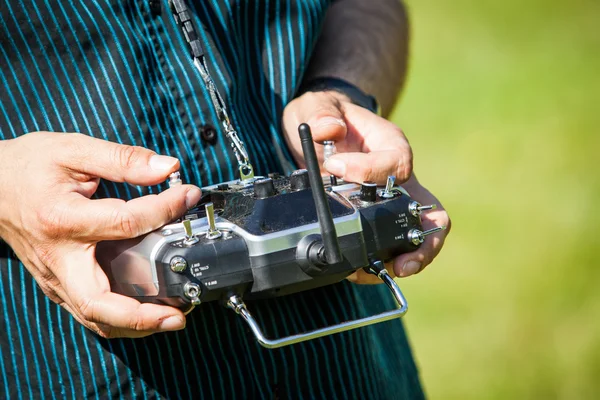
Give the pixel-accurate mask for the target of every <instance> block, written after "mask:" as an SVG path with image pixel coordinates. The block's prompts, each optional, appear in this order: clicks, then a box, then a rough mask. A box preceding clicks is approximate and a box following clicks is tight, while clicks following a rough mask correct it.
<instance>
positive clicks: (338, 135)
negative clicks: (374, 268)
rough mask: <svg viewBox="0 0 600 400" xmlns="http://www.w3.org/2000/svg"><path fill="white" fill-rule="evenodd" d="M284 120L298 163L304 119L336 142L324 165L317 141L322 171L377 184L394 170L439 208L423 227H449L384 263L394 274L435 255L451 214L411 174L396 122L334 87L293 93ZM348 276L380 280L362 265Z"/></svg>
mask: <svg viewBox="0 0 600 400" xmlns="http://www.w3.org/2000/svg"><path fill="white" fill-rule="evenodd" d="M282 122H283V131H284V135H285V139H286V142H287V144H288V146H289V148H290V149H291V151H292V155H293V156H294V159H295V160H296V162H298V164H299V165H301V166H304V159H303V155H302V146H301V145H300V138H299V136H298V126H299V125H300V124H302V123H304V122H306V123H308V124H309V125H310V127H311V130H312V134H313V139H314V141H315V142H317V143H323V141H326V140H332V141H334V142H335V146H336V148H337V151H338V153H337V154H336V155H334V156H332V157H330V158H329V160H328V161H327V163H325V164H324V165H323V161H324V160H323V159H322V153H323V152H322V151H319V147H321V146H320V145H317V146H316V147H317V154H319V157H320V161H321V165H323V167H324V168H323V172H327V173H330V174H333V175H335V176H337V177H340V178H343V179H344V180H345V181H347V182H357V183H360V182H364V181H373V182H376V183H378V184H384V183H385V182H386V180H387V177H388V176H389V175H394V176H395V177H396V182H397V183H399V184H403V187H404V188H405V189H406V190H407V191H408V192H409V193H410V195H411V197H412V198H413V199H414V200H416V201H418V202H419V203H421V204H436V205H437V210H435V211H429V212H428V213H425V214H423V215H422V221H423V228H424V229H431V228H433V227H436V226H446V227H447V229H446V230H445V231H441V232H437V233H435V234H433V235H431V236H428V237H427V239H426V241H425V243H424V244H423V245H421V247H420V248H419V249H418V250H416V251H414V252H412V253H408V254H403V255H401V256H399V257H397V258H396V259H395V260H394V262H390V263H387V264H386V267H387V269H388V271H389V272H390V273H391V274H392V276H400V277H406V276H410V275H413V274H416V273H418V272H420V271H422V270H423V268H425V266H426V265H427V264H429V263H431V261H433V259H434V258H435V256H436V255H437V254H438V253H439V252H440V250H441V248H442V245H443V243H444V240H445V238H446V236H447V234H448V232H449V228H450V219H449V217H448V214H447V213H446V211H445V210H444V208H443V207H442V205H441V204H440V202H439V201H438V200H437V199H436V198H435V197H434V196H433V195H432V194H431V193H430V192H429V191H428V190H427V189H425V188H424V187H423V186H421V185H420V184H419V182H418V181H417V179H416V178H415V177H414V176H413V174H412V150H411V147H410V145H409V143H408V140H407V139H406V136H404V133H403V132H402V130H401V129H400V128H398V127H397V126H396V125H395V124H393V123H392V122H390V121H387V120H386V119H384V118H382V117H380V116H378V115H376V114H375V113H373V112H371V111H369V110H367V109H365V108H363V107H360V106H357V105H355V104H352V103H351V102H350V100H349V99H348V98H347V97H346V96H345V95H343V94H340V93H337V92H334V91H327V92H314V93H313V92H307V93H305V94H303V95H302V96H300V97H298V98H296V99H294V100H293V101H292V102H290V103H289V104H288V105H287V107H286V108H285V110H284V113H283V121H282ZM348 279H349V280H351V281H353V282H356V283H380V282H381V281H380V280H379V278H377V277H375V276H374V275H370V274H368V273H366V272H364V271H363V270H359V271H357V272H356V273H354V274H352V275H351V276H350V277H349V278H348Z"/></svg>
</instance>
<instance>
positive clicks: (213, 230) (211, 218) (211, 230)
mask: <svg viewBox="0 0 600 400" xmlns="http://www.w3.org/2000/svg"><path fill="white" fill-rule="evenodd" d="M204 210H205V211H206V219H207V220H208V231H206V237H207V238H208V239H210V240H214V239H218V238H220V237H221V235H222V234H221V231H219V230H218V229H217V226H216V224H215V207H214V205H213V203H206V205H205V206H204Z"/></svg>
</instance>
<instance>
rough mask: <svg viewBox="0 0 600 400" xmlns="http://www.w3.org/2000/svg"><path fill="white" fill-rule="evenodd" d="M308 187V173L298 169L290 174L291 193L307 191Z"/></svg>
mask: <svg viewBox="0 0 600 400" xmlns="http://www.w3.org/2000/svg"><path fill="white" fill-rule="evenodd" d="M309 187H310V181H309V179H308V171H307V170H305V169H299V170H296V171H294V172H292V175H290V188H291V189H292V191H294V192H297V191H299V190H304V189H308V188H309Z"/></svg>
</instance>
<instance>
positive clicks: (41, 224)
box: [35, 205, 67, 237]
mask: <svg viewBox="0 0 600 400" xmlns="http://www.w3.org/2000/svg"><path fill="white" fill-rule="evenodd" d="M35 217H36V219H37V221H38V229H39V231H40V232H41V233H42V234H44V235H45V236H47V237H56V236H60V235H61V234H63V233H64V231H65V227H66V220H67V214H66V213H65V210H63V209H62V208H61V207H58V206H57V205H54V206H48V207H40V208H38V209H37V210H36V211H35Z"/></svg>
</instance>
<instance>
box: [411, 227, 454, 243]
mask: <svg viewBox="0 0 600 400" xmlns="http://www.w3.org/2000/svg"><path fill="white" fill-rule="evenodd" d="M445 229H446V227H445V226H438V227H435V228H433V229H428V230H426V231H420V230H418V229H411V230H410V231H408V240H410V241H411V242H412V243H413V244H414V245H415V246H418V245H420V244H421V243H423V242H424V241H425V236H429V235H431V234H433V233H436V232H439V231H443V230H445Z"/></svg>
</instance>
